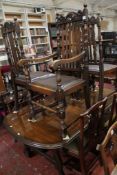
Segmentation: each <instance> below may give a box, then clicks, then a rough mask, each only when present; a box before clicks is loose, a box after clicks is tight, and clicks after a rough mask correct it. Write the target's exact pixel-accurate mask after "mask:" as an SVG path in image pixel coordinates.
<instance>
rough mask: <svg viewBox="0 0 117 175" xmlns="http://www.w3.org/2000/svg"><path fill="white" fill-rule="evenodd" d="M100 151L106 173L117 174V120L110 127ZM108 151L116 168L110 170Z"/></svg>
mask: <svg viewBox="0 0 117 175" xmlns="http://www.w3.org/2000/svg"><path fill="white" fill-rule="evenodd" d="M100 152H101V157H102V161H103V166H104V173H105V175H116V174H117V121H116V122H115V123H114V124H113V125H112V126H111V127H110V128H109V130H108V132H107V134H106V136H105V138H104V140H103V142H102V143H101V145H100ZM107 153H109V155H110V156H111V158H112V160H113V163H114V168H113V170H112V172H110V169H109V164H108V161H107V156H108V155H107Z"/></svg>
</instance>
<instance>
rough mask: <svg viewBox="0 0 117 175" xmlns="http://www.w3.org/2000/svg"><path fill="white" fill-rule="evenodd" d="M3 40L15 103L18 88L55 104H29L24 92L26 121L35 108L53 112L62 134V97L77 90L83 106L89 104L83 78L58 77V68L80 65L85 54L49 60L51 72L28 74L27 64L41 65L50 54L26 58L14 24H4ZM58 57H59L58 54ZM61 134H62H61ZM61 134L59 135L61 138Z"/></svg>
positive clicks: (31, 102) (17, 29)
mask: <svg viewBox="0 0 117 175" xmlns="http://www.w3.org/2000/svg"><path fill="white" fill-rule="evenodd" d="M2 33H3V38H4V41H5V46H6V51H7V54H8V60H9V63H10V66H11V73H12V81H13V84H14V90H15V96H16V102H17V99H18V93H17V86H22V87H24V88H26V89H27V91H28V92H36V93H39V94H44V95H47V96H52V97H53V99H54V100H55V101H56V104H57V106H54V107H56V109H57V110H55V109H52V108H50V107H49V106H45V104H40V103H37V102H36V101H33V100H32V99H31V97H30V93H28V98H27V100H28V102H29V106H30V111H29V113H30V118H29V120H31V121H33V119H35V114H34V113H35V111H34V106H35V105H36V106H38V107H39V108H41V109H43V110H45V109H46V110H48V111H50V112H53V113H56V114H57V116H58V117H59V118H60V119H61V123H62V130H63V131H64V128H65V127H64V125H65V123H64V119H65V108H66V105H67V104H66V96H68V95H69V94H72V93H74V92H75V91H77V90H79V89H82V88H83V89H84V95H85V99H86V105H87V107H88V106H89V105H90V103H89V99H90V98H89V97H88V94H87V93H86V81H85V79H83V78H82V77H81V78H78V77H75V76H68V75H63V74H61V66H62V65H65V64H72V63H75V62H77V63H78V62H79V65H80V64H83V65H84V64H85V63H84V61H83V60H84V58H85V51H82V52H80V53H79V54H76V55H74V56H73V57H71V58H69V59H58V60H55V61H53V63H52V64H51V68H52V69H53V70H54V72H55V73H50V72H42V71H37V72H31V70H30V65H31V63H32V64H34V63H35V62H36V63H42V62H45V61H47V60H48V59H50V58H52V57H53V55H50V56H46V57H44V58H35V59H27V58H25V54H24V51H23V45H22V40H21V37H20V28H19V25H18V24H17V23H12V22H9V23H8V22H6V23H5V24H4V26H3V28H2ZM58 56H60V55H58ZM64 134H65V133H64V132H63V135H64ZM64 137H65V135H64V136H63V138H64Z"/></svg>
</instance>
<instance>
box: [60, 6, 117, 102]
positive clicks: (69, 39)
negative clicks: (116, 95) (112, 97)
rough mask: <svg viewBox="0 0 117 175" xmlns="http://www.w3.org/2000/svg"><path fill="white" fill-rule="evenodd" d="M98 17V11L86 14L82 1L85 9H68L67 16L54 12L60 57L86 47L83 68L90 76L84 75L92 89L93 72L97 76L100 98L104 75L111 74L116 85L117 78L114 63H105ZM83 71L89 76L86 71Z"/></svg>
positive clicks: (68, 66)
mask: <svg viewBox="0 0 117 175" xmlns="http://www.w3.org/2000/svg"><path fill="white" fill-rule="evenodd" d="M100 21H101V18H100V16H99V15H98V16H97V17H94V16H89V15H88V9H87V5H84V9H83V10H79V11H78V12H77V13H76V12H71V13H69V14H68V15H67V16H63V15H57V24H58V29H59V35H58V40H59V51H60V53H61V59H62V58H66V57H67V58H68V57H70V56H71V55H74V54H76V53H79V52H81V51H83V50H85V69H84V70H86V72H87V70H89V75H90V79H88V78H87V80H88V81H89V84H91V86H92V87H93V89H95V76H98V77H99V96H98V99H99V100H101V99H103V95H104V93H103V89H104V77H105V76H106V77H107V76H108V77H110V76H114V79H115V85H116V80H117V66H116V65H112V64H104V58H103V54H102V53H103V51H102V40H101V23H100ZM96 28H97V35H96V30H95V29H96ZM61 43H62V44H61ZM77 69H79V67H78V65H77V63H75V64H70V65H69V64H67V65H65V66H64V67H62V70H65V71H69V70H71V71H72V73H73V71H76V70H77ZM84 75H85V76H89V75H86V74H85V72H84ZM87 83H88V82H87ZM115 88H116V86H115Z"/></svg>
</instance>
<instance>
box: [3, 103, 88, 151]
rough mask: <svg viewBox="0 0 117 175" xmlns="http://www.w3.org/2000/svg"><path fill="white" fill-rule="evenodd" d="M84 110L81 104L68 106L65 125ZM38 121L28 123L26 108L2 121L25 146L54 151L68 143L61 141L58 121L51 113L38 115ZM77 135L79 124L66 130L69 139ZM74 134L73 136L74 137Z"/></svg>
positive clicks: (76, 123)
mask: <svg viewBox="0 0 117 175" xmlns="http://www.w3.org/2000/svg"><path fill="white" fill-rule="evenodd" d="M85 110H86V108H85V106H84V104H83V103H82V102H80V103H79V105H78V104H75V103H73V104H70V105H69V106H68V107H67V108H66V119H65V123H66V125H70V123H71V122H73V121H74V120H75V119H77V118H78V117H79V116H80V114H81V113H83V112H84V111H85ZM40 115H41V117H39V120H37V121H36V122H34V123H33V122H30V121H28V108H27V107H24V108H22V109H21V110H20V111H19V112H18V113H17V114H13V113H11V114H9V115H8V116H6V118H5V120H4V124H5V126H6V127H7V129H8V130H9V132H10V133H11V134H12V135H13V136H14V137H15V138H16V139H18V140H20V141H22V142H23V143H24V144H26V145H30V146H33V147H37V148H43V149H56V148H61V147H63V144H65V143H67V142H68V141H69V139H68V140H66V141H63V139H62V136H61V125H60V119H59V118H57V116H56V115H55V114H53V113H51V112H46V113H45V114H40ZM77 132H78V134H79V123H78V122H75V123H74V124H73V126H72V127H71V128H69V129H68V134H69V137H70V138H72V137H73V138H74V137H76V135H77V134H76V133H77ZM74 134H75V135H74Z"/></svg>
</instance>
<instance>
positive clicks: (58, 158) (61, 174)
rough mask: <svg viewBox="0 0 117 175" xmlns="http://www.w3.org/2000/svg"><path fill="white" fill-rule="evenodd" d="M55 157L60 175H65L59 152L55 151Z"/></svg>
mask: <svg viewBox="0 0 117 175" xmlns="http://www.w3.org/2000/svg"><path fill="white" fill-rule="evenodd" d="M54 157H55V161H56V168H57V170H58V172H59V175H65V173H64V170H63V164H62V160H61V156H60V153H59V150H55V155H54Z"/></svg>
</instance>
